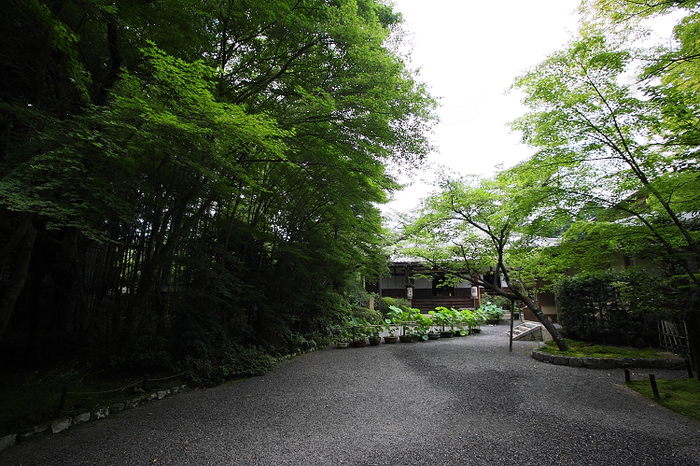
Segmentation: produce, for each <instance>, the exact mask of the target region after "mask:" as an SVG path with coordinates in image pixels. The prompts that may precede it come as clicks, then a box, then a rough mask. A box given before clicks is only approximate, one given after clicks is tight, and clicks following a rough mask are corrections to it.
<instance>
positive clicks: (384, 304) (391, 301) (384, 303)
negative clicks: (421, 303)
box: [379, 296, 411, 314]
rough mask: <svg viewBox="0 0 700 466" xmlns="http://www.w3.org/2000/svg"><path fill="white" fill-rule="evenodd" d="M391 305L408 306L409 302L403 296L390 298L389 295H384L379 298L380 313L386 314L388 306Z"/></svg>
mask: <svg viewBox="0 0 700 466" xmlns="http://www.w3.org/2000/svg"><path fill="white" fill-rule="evenodd" d="M391 306H395V307H404V306H405V307H410V306H411V302H410V301H409V300H408V299H404V298H392V297H390V296H384V297H382V299H381V306H380V308H379V310H380V311H381V312H382V314H386V313H387V312H389V308H390V307H391Z"/></svg>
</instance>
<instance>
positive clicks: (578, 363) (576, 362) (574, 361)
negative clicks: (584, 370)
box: [569, 358, 583, 367]
mask: <svg viewBox="0 0 700 466" xmlns="http://www.w3.org/2000/svg"><path fill="white" fill-rule="evenodd" d="M569 365H570V366H571V367H583V360H582V358H569Z"/></svg>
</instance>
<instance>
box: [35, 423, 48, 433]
mask: <svg viewBox="0 0 700 466" xmlns="http://www.w3.org/2000/svg"><path fill="white" fill-rule="evenodd" d="M49 427H51V424H41V425H38V426H36V427H35V428H34V433H35V434H41V433H44V432H46V431H47V430H49Z"/></svg>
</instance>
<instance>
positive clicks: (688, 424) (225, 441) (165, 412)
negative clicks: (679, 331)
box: [0, 325, 700, 466]
mask: <svg viewBox="0 0 700 466" xmlns="http://www.w3.org/2000/svg"><path fill="white" fill-rule="evenodd" d="M483 330H484V332H483V333H482V334H481V335H474V336H470V337H466V338H452V339H442V340H438V341H434V342H421V343H397V344H394V345H386V344H382V345H380V346H376V347H369V346H368V347H365V348H348V349H342V350H340V349H336V348H328V349H326V350H324V351H317V352H314V353H310V354H307V355H304V356H300V357H297V358H295V359H293V360H290V361H287V362H284V363H282V364H280V366H279V367H278V368H277V369H276V370H275V371H274V372H272V373H270V374H267V375H265V376H263V377H256V378H253V379H249V380H245V381H243V382H240V383H237V384H234V385H229V386H223V387H218V388H214V389H209V390H199V391H194V392H190V393H186V394H182V395H177V396H172V397H169V398H166V399H164V400H163V401H160V402H157V403H154V404H151V405H146V406H142V407H139V408H136V409H132V410H129V411H125V412H122V413H120V414H118V415H117V416H113V417H111V418H108V419H106V420H103V421H99V422H94V423H89V424H85V425H82V426H78V427H75V428H72V429H69V430H68V431H66V432H64V433H61V434H57V435H53V436H47V437H42V438H39V439H36V440H32V441H29V442H27V443H24V444H20V445H17V446H16V447H13V448H10V449H7V450H5V451H2V452H0V464H2V465H4V466H10V465H72V466H75V465H145V464H155V465H272V466H277V465H458V464H459V465H482V464H489V465H493V464H503V465H569V466H571V465H583V464H587V465H589V464H596V465H659V466H662V465H663V466H665V465H690V464H698V465H700V423H697V422H694V421H691V420H688V419H686V418H684V417H682V416H680V415H678V414H674V413H672V412H671V411H668V410H666V409H664V408H661V407H659V406H656V405H654V404H653V403H651V402H649V401H647V400H646V399H643V398H642V397H640V396H638V395H636V394H635V393H633V392H632V391H630V390H628V389H627V388H626V387H624V385H623V384H622V382H623V380H624V375H623V372H622V370H621V369H620V370H612V371H601V370H592V369H582V368H573V367H565V366H554V365H549V364H545V363H541V362H537V361H535V360H533V359H532V358H531V357H530V352H531V350H532V348H533V347H534V346H536V345H537V343H532V342H515V343H514V351H513V353H509V352H508V338H507V336H506V334H505V332H506V330H507V326H505V325H499V326H496V327H493V326H491V327H488V326H487V327H484V329H483ZM637 372H641V373H640V374H639V375H638V377H639V378H642V377H646V376H647V374H648V372H650V370H641V371H640V370H637ZM653 372H654V373H655V374H656V375H657V378H663V377H669V376H670V377H683V376H687V375H686V374H685V371H672V372H665V371H657V370H654V371H653Z"/></svg>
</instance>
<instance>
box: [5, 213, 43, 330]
mask: <svg viewBox="0 0 700 466" xmlns="http://www.w3.org/2000/svg"><path fill="white" fill-rule="evenodd" d="M36 235H37V232H36V229H35V228H34V226H33V225H31V222H30V223H29V225H28V226H27V230H26V232H25V233H24V236H23V237H22V239H21V241H20V242H19V245H18V247H19V255H18V257H17V263H16V265H15V267H14V270H13V271H12V274H11V275H10V280H9V283H8V284H7V288H6V289H5V293H4V294H3V296H2V298H0V340H2V337H3V335H4V334H5V330H6V329H7V325H8V324H9V323H10V318H11V317H12V312H13V311H14V309H15V303H16V302H17V298H19V295H20V293H21V292H22V290H23V289H24V284H25V283H26V282H27V275H28V272H29V263H30V261H31V258H32V249H33V248H34V242H35V240H36Z"/></svg>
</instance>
